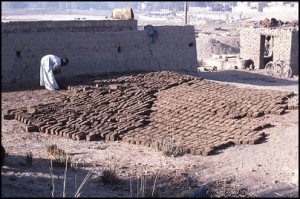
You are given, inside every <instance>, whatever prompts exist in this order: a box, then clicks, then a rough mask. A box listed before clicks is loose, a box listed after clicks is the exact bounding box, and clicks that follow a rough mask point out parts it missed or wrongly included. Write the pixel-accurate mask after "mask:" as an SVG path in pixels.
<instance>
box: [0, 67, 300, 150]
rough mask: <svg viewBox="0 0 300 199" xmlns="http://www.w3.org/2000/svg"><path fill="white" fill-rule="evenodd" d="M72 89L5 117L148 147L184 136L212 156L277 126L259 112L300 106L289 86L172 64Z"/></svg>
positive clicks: (49, 130)
mask: <svg viewBox="0 0 300 199" xmlns="http://www.w3.org/2000/svg"><path fill="white" fill-rule="evenodd" d="M70 81H72V80H70ZM74 81H75V80H74ZM71 83H72V82H70V84H71ZM95 84H96V86H95ZM68 90H71V91H72V92H73V93H71V94H70V95H68V96H65V97H63V98H62V99H61V101H59V102H56V103H51V104H44V105H38V106H35V107H20V108H19V109H15V110H8V111H7V112H6V113H7V114H5V115H3V118H4V119H16V120H18V121H20V122H23V123H26V124H30V126H28V127H27V129H26V130H27V131H28V132H31V131H32V130H33V129H35V130H36V129H38V130H40V132H43V133H45V134H53V135H56V136H62V137H66V138H70V139H74V140H84V139H85V140H86V141H94V140H107V141H116V140H120V141H123V142H126V143H130V144H139V145H144V146H150V145H151V143H153V142H155V141H157V140H158V139H166V138H169V139H180V140H181V145H182V147H183V148H184V150H185V151H186V152H189V153H192V154H194V155H210V154H212V153H213V152H214V150H217V149H218V148H220V147H221V146H227V145H228V143H235V144H256V143H258V142H259V141H260V140H262V139H264V136H263V135H262V133H261V131H262V130H263V129H264V128H267V127H270V125H271V124H266V123H262V122H261V120H260V118H259V117H264V116H265V115H266V114H278V115H282V114H284V113H285V110H286V109H291V108H295V107H294V106H291V105H288V104H287V99H288V96H291V95H292V94H291V93H290V92H283V91H273V90H263V89H261V90H255V89H249V88H239V87H235V86H233V85H227V84H219V83H216V82H212V81H208V80H205V79H203V78H197V77H193V76H189V75H184V74H179V73H175V72H168V71H161V72H148V73H134V74H124V75H109V76H98V77H93V78H91V79H89V78H80V79H76V83H73V84H72V86H69V87H68ZM241 96H242V97H241ZM37 108H38V110H39V111H37ZM296 108H298V107H296ZM175 141H176V140H175ZM177 141H178V140H177Z"/></svg>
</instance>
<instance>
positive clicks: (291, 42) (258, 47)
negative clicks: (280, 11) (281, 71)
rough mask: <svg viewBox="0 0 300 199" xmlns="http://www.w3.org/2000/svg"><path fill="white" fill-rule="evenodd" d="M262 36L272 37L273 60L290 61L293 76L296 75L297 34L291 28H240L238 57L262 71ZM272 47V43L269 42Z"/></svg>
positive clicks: (297, 65)
mask: <svg viewBox="0 0 300 199" xmlns="http://www.w3.org/2000/svg"><path fill="white" fill-rule="evenodd" d="M262 35H270V36H273V37H274V44H273V45H274V46H273V60H278V59H285V60H289V61H290V67H291V68H292V70H293V75H298V67H299V47H298V46H299V45H298V44H299V37H298V36H299V33H298V29H291V28H275V29H268V28H242V29H241V31H240V45H241V49H240V56H241V58H243V59H252V60H253V61H254V64H255V69H263V68H264V67H265V66H264V64H263V41H262V37H261V36H262ZM271 45H272V42H271Z"/></svg>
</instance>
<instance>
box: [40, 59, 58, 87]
mask: <svg viewBox="0 0 300 199" xmlns="http://www.w3.org/2000/svg"><path fill="white" fill-rule="evenodd" d="M60 66H61V58H60V57H57V56H55V55H46V56H44V57H43V58H42V59H41V66H40V85H41V86H45V88H46V89H48V90H51V91H53V90H57V89H59V87H58V85H57V82H56V80H55V78H54V74H53V71H54V70H57V69H59V67H60Z"/></svg>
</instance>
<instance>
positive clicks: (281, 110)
mask: <svg viewBox="0 0 300 199" xmlns="http://www.w3.org/2000/svg"><path fill="white" fill-rule="evenodd" d="M284 112H285V110H284V109H278V110H277V111H276V112H275V114H276V115H282V114H284Z"/></svg>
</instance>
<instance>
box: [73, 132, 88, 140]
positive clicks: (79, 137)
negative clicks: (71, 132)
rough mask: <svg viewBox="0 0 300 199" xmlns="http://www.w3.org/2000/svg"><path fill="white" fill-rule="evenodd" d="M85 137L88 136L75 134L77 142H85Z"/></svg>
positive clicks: (82, 133) (81, 133)
mask: <svg viewBox="0 0 300 199" xmlns="http://www.w3.org/2000/svg"><path fill="white" fill-rule="evenodd" d="M85 137H86V134H85V133H84V132H80V133H77V134H75V138H76V140H84V139H85Z"/></svg>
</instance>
